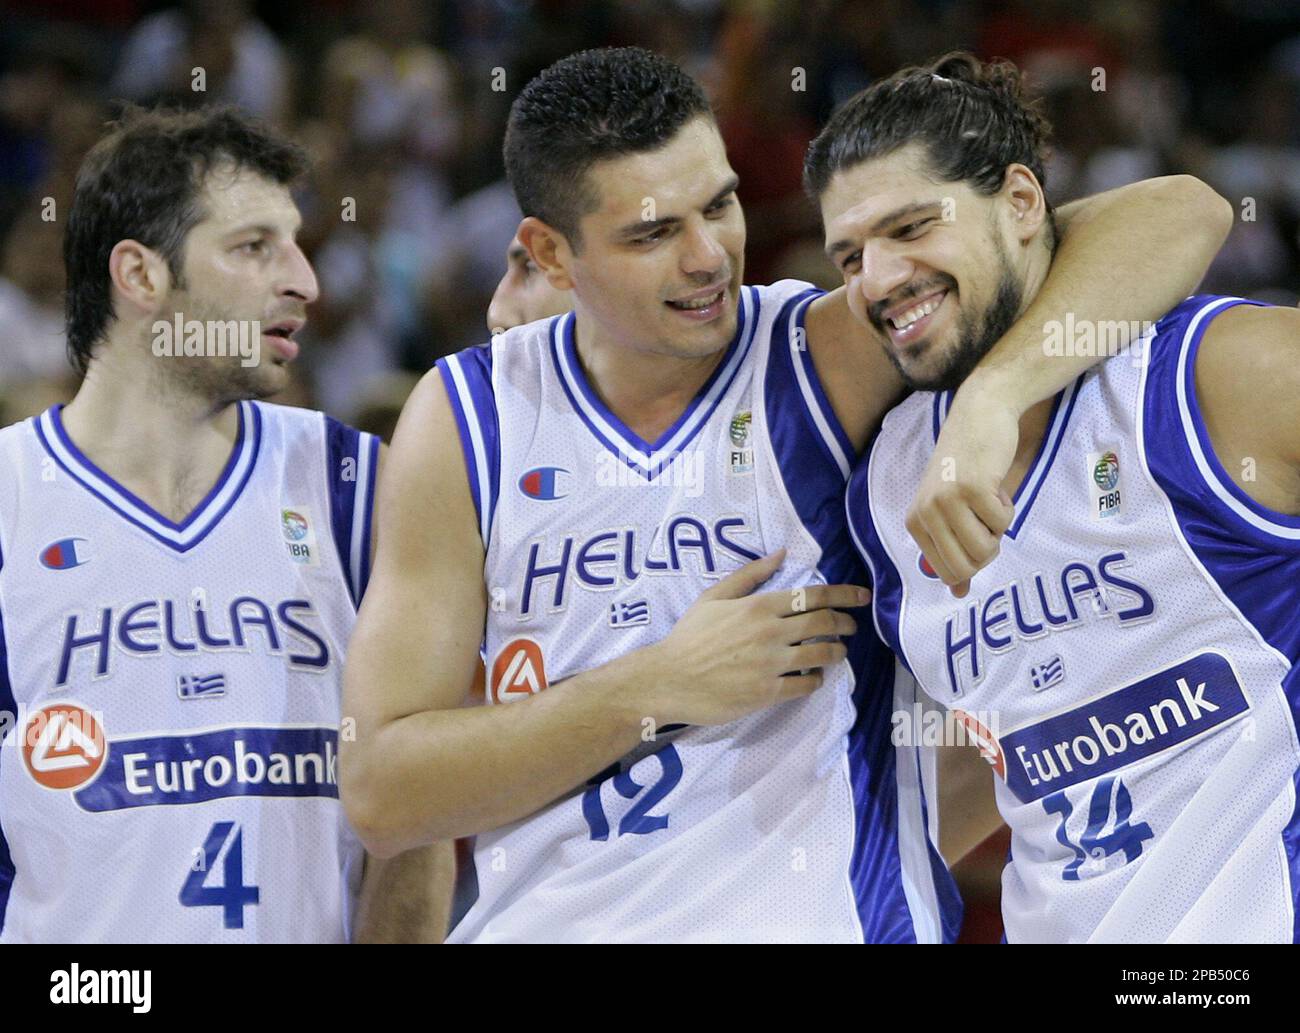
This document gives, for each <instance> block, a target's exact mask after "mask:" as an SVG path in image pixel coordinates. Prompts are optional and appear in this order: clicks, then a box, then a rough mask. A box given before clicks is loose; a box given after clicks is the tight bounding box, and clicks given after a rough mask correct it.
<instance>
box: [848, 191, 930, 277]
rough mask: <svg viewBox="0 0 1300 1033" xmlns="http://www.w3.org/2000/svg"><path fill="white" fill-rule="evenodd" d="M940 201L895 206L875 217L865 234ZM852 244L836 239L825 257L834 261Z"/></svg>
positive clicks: (874, 232)
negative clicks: (890, 210)
mask: <svg viewBox="0 0 1300 1033" xmlns="http://www.w3.org/2000/svg"><path fill="white" fill-rule="evenodd" d="M940 203H941V202H939V201H917V202H915V203H913V204H905V205H903V207H901V208H895V209H894V210H893V211H892V212H889V213H887V214H885V215H882V216H881V217H880V218H879V219H877V220H876V221H875V222H874V223H872V224H871V228H870V229H869V230H867V235H868V236H872V235H874V234H876V233H879V232H880V231H881V230H883V229H884V228H885V227H886V226H888V225H890V224H891V223H895V222H898V221H899V220H900V219H905V218H907V217H908V216H909V215H919V214H920V213H921V212H926V211H929V210H930V209H932V208H938V207H939V205H940ZM853 246H854V243H853V241H851V240H848V239H844V240H837V241H836V242H835V243H834V244H827V245H826V257H827V258H829V259H830V260H831V261H832V262H834V261H835V256H836V255H838V254H839V253H840V252H842V251H847V250H848V249H849V248H851V247H853Z"/></svg>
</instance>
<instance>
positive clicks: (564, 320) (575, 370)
mask: <svg viewBox="0 0 1300 1033" xmlns="http://www.w3.org/2000/svg"><path fill="white" fill-rule="evenodd" d="M758 314H759V301H758V292H757V291H756V290H754V288H753V287H742V288H741V292H740V304H739V311H738V313H737V316H736V333H735V336H734V337H732V339H731V343H730V344H728V345H727V351H726V354H724V355H723V357H722V361H721V362H719V363H718V366H717V368H716V369H715V370H714V371H713V372H712V373H711V374H710V375H709V379H708V380H706V381H705V382H704V386H703V387H701V388H700V390H699V391H698V392H697V393H696V395H695V397H694V398H692V399H691V401H690V403H689V404H688V405H687V406H686V408H685V410H684V411H683V412H682V414H681V415H680V416H679V417H678V418H677V419H676V420H675V421H674V422H673V425H672V426H671V427H669V428H668V429H667V430H665V431H664V432H663V433H662V434H660V435H659V437H658V438H657V439H656V440H655V441H653V442H649V441H646V440H645V439H643V438H642V437H641V436H640V435H639V434H636V433H635V432H633V431H632V430H631V429H630V428H628V427H627V426H626V425H625V424H624V423H623V421H622V420H620V419H619V418H618V417H617V416H615V415H614V414H613V413H612V412H611V411H610V410H609V408H608V407H607V406H606V405H605V403H604V402H603V401H601V399H600V396H599V395H598V394H597V393H596V392H595V390H594V389H593V388H592V386H591V384H590V383H588V381H587V375H586V373H585V372H583V369H582V362H581V361H580V360H579V357H578V347H577V342H576V341H575V339H574V322H575V316H574V314H573V313H572V312H570V313H568V314H567V315H564V316H559V317H557V318H556V319H554V320H552V321H551V328H550V334H551V357H552V359H553V361H554V363H555V372H556V375H557V376H558V377H559V378H560V383H561V384H562V385H564V391H565V393H566V394H567V395H568V396H569V402H570V403H571V404H572V406H573V409H574V411H575V412H576V413H577V414H578V416H579V417H580V418H581V419H582V421H583V423H585V424H586V425H587V428H588V429H589V430H590V431H591V433H592V435H593V436H594V437H595V438H596V440H597V441H599V442H600V443H601V444H602V445H604V446H605V448H607V449H608V450H609V451H610V452H612V453H613V454H614V455H615V456H617V457H618V458H620V459H622V460H623V461H624V462H625V463H627V465H628V466H630V467H631V468H632V469H634V470H636V471H637V472H638V473H640V474H641V476H643V477H644V478H646V480H653V479H654V478H655V477H656V476H658V475H659V474H660V473H662V472H663V470H664V469H665V468H666V467H667V466H668V465H669V464H671V463H672V461H673V460H674V459H675V458H676V457H677V456H678V455H680V454H681V453H682V452H683V451H684V450H685V448H686V446H687V445H688V444H690V442H691V440H692V439H693V438H694V437H695V436H696V434H698V433H699V432H700V428H702V427H703V426H704V425H705V424H706V423H707V422H708V420H709V417H710V416H712V415H713V410H714V409H716V408H717V406H718V403H719V402H720V401H721V400H722V396H723V395H725V394H726V393H727V389H728V388H729V387H730V386H731V383H732V381H734V380H735V379H736V374H737V372H738V371H739V370H740V368H741V366H742V365H743V364H744V361H745V356H746V354H748V352H749V347H750V344H751V342H752V340H753V336H754V327H755V326H756V325H757V323H758Z"/></svg>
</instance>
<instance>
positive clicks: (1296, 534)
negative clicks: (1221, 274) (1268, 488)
mask: <svg viewBox="0 0 1300 1033" xmlns="http://www.w3.org/2000/svg"><path fill="white" fill-rule="evenodd" d="M1259 304H1260V303H1259V302H1255V301H1251V300H1249V299H1246V298H1230V297H1229V298H1213V299H1212V300H1210V301H1209V302H1208V303H1205V304H1202V305H1201V306H1200V307H1199V308H1198V309H1197V310H1196V312H1195V314H1194V315H1193V316H1192V317H1191V318H1190V319H1189V320H1188V322H1187V325H1186V327H1185V328H1184V329H1183V330H1182V332H1181V334H1180V336H1179V340H1178V342H1177V345H1176V346H1175V347H1174V348H1171V349H1168V350H1167V351H1165V352H1164V353H1163V354H1159V355H1157V354H1153V355H1152V356H1151V357H1150V359H1149V361H1148V367H1147V371H1146V375H1147V378H1148V379H1147V383H1146V384H1145V385H1144V387H1143V409H1144V419H1143V423H1144V428H1143V429H1144V431H1145V430H1146V429H1147V427H1146V426H1145V425H1146V424H1148V423H1149V422H1150V418H1149V416H1148V413H1149V412H1150V411H1151V410H1154V411H1155V413H1156V415H1157V417H1158V416H1159V415H1161V414H1162V412H1161V411H1162V410H1164V412H1163V415H1165V416H1166V418H1167V419H1170V420H1171V422H1174V423H1175V425H1176V426H1177V427H1178V428H1179V429H1180V431H1181V434H1180V435H1179V437H1180V438H1181V442H1182V443H1185V446H1186V454H1185V455H1181V454H1179V453H1182V451H1183V450H1182V449H1181V448H1180V449H1177V451H1175V450H1173V449H1171V448H1169V445H1168V443H1167V442H1166V441H1165V440H1162V438H1161V436H1160V435H1147V434H1145V433H1144V435H1143V438H1144V440H1143V450H1144V452H1145V453H1146V455H1145V458H1146V460H1147V462H1148V464H1149V465H1150V467H1151V469H1152V472H1153V474H1156V473H1157V471H1158V472H1159V473H1160V474H1163V476H1164V477H1166V478H1169V477H1174V478H1178V479H1182V478H1184V477H1185V478H1189V479H1190V482H1188V481H1185V482H1184V483H1195V484H1197V485H1198V486H1200V487H1202V488H1204V489H1205V491H1206V492H1208V493H1209V499H1208V504H1209V505H1210V507H1211V508H1212V509H1213V510H1214V511H1216V512H1218V513H1219V514H1220V515H1221V516H1222V517H1223V519H1224V520H1225V521H1227V522H1228V523H1229V524H1230V525H1231V526H1232V527H1234V528H1237V529H1239V530H1240V531H1241V532H1243V533H1244V534H1245V535H1246V536H1248V537H1250V538H1253V539H1254V540H1255V541H1257V542H1259V543H1261V544H1263V545H1265V547H1273V548H1275V547H1277V546H1279V545H1280V546H1281V547H1282V548H1284V549H1285V550H1286V551H1287V552H1297V551H1300V517H1293V516H1288V515H1286V514H1283V513H1278V512H1275V511H1274V510H1271V509H1268V508H1267V507H1265V506H1262V505H1261V504H1260V503H1258V502H1256V501H1255V500H1254V499H1253V498H1251V497H1250V496H1249V495H1248V494H1246V492H1244V491H1242V489H1241V488H1239V487H1238V486H1237V484H1236V482H1234V481H1233V479H1232V478H1231V476H1229V474H1228V472H1227V471H1226V470H1225V469H1224V468H1223V464H1222V463H1221V462H1220V461H1219V457H1218V456H1217V455H1216V454H1215V451H1214V444H1213V442H1212V441H1211V440H1210V433H1209V430H1208V429H1207V428H1206V426H1205V419H1204V416H1203V414H1202V412H1201V406H1200V402H1199V401H1198V400H1197V397H1196V357H1197V355H1198V354H1199V352H1200V346H1201V342H1202V341H1203V340H1204V339H1205V331H1206V330H1207V329H1208V328H1209V325H1210V323H1211V321H1212V320H1213V319H1214V318H1215V317H1217V316H1218V315H1220V314H1221V313H1223V312H1225V311H1226V310H1228V309H1230V308H1235V307H1237V306H1238V305H1259ZM1166 407H1170V408H1166Z"/></svg>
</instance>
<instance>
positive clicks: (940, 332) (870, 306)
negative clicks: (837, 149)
mask: <svg viewBox="0 0 1300 1033" xmlns="http://www.w3.org/2000/svg"><path fill="white" fill-rule="evenodd" d="M821 206H822V218H823V222H824V225H825V226H826V241H827V244H826V250H827V254H828V255H829V256H830V258H831V260H832V261H833V262H834V263H835V264H836V266H838V267H839V268H840V270H841V273H842V274H843V277H844V283H845V286H846V287H847V294H848V304H849V308H850V310H851V311H852V312H853V314H854V315H855V316H856V317H857V318H858V320H859V321H860V322H862V323H865V324H866V325H868V326H870V327H872V328H873V329H874V330H876V331H877V333H878V334H879V335H880V336H881V338H882V340H883V343H884V347H885V351H886V353H887V354H888V356H889V358H890V360H891V361H892V362H893V363H894V365H895V366H896V367H897V368H898V371H899V372H900V374H902V376H903V379H904V380H905V381H906V382H907V383H908V384H909V385H910V386H911V387H913V388H917V389H919V390H931V391H936V390H948V389H952V388H956V387H957V386H958V385H960V384H961V382H962V381H963V380H965V378H966V376H967V375H968V374H969V373H970V371H971V370H972V369H974V367H975V365H976V364H977V363H978V362H979V360H980V359H981V358H982V357H983V356H984V355H985V354H986V353H987V352H988V350H989V349H990V348H991V347H992V346H993V345H994V344H995V343H996V342H997V340H998V338H999V337H1001V336H1002V335H1003V334H1004V333H1006V331H1007V330H1008V329H1009V328H1010V326H1011V324H1012V323H1013V322H1014V321H1015V319H1016V317H1017V316H1018V315H1019V313H1020V311H1021V309H1022V308H1023V305H1024V303H1025V302H1026V300H1027V298H1028V297H1031V296H1032V294H1033V293H1034V292H1036V290H1037V286H1038V284H1039V283H1041V280H1042V276H1043V274H1044V273H1045V271H1046V267H1047V263H1048V262H1049V261H1050V254H1049V253H1048V251H1047V248H1046V247H1045V246H1044V244H1045V241H1044V239H1043V234H1042V232H1041V230H1042V229H1043V220H1044V218H1045V216H1046V204H1045V202H1044V200H1043V196H1042V190H1041V187H1039V186H1038V183H1037V181H1036V180H1035V179H1034V177H1033V175H1032V173H1030V172H1029V170H1028V169H1026V168H1024V166H1020V165H1013V166H1011V167H1010V168H1009V169H1008V171H1007V177H1006V181H1005V183H1004V185H1003V187H1002V189H1001V190H999V191H998V192H997V193H995V194H993V195H992V196H985V195H983V194H980V193H977V192H976V191H975V190H973V189H972V188H971V187H970V186H969V185H968V184H967V183H965V182H943V181H939V180H937V179H936V178H935V177H934V176H932V175H931V174H930V173H929V167H928V164H927V162H926V159H925V154H924V151H923V150H922V148H921V147H920V145H918V144H909V145H907V146H905V147H901V148H899V149H897V150H895V151H893V152H891V153H889V154H887V155H885V156H883V157H880V158H873V159H870V160H867V161H864V162H861V163H859V164H856V165H853V166H850V167H849V168H846V169H843V170H841V171H839V172H836V173H835V175H834V176H833V177H832V178H831V180H830V183H829V184H828V186H827V188H826V190H825V192H824V193H823V194H822V197H821Z"/></svg>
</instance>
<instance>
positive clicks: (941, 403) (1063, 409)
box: [931, 377, 1083, 539]
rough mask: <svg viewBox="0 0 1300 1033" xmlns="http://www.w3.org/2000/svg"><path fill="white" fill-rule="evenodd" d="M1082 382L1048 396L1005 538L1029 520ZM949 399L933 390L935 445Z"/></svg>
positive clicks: (1017, 532) (1059, 444)
mask: <svg viewBox="0 0 1300 1033" xmlns="http://www.w3.org/2000/svg"><path fill="white" fill-rule="evenodd" d="M1082 383H1083V378H1082V377H1080V378H1079V379H1077V380H1075V381H1074V382H1073V383H1071V384H1070V385H1068V386H1067V387H1066V388H1065V390H1064V391H1062V392H1060V393H1058V394H1057V395H1056V397H1055V398H1053V399H1052V408H1051V411H1050V412H1049V413H1048V416H1047V429H1046V430H1045V431H1044V433H1043V439H1042V441H1040V442H1039V443H1038V451H1037V452H1035V453H1034V461H1033V462H1032V463H1030V464H1029V472H1028V473H1026V474H1025V476H1024V477H1023V478H1022V479H1021V481H1020V485H1019V487H1017V488H1016V493H1015V495H1014V496H1013V497H1012V500H1011V502H1012V505H1013V506H1014V507H1015V510H1016V515H1015V519H1014V520H1012V521H1011V526H1010V527H1008V528H1007V531H1006V536H1007V537H1008V538H1012V539H1014V538H1015V537H1016V535H1018V534H1019V533H1020V529H1021V528H1022V527H1023V526H1024V524H1025V521H1026V520H1028V519H1029V511H1030V510H1031V509H1033V507H1034V500H1035V499H1037V498H1038V492H1039V491H1040V489H1041V488H1042V487H1043V484H1044V482H1045V481H1046V480H1047V475H1048V473H1049V472H1051V469H1052V463H1053V462H1055V460H1056V453H1057V452H1059V451H1060V448H1061V441H1062V440H1063V439H1064V437H1065V428H1066V427H1067V426H1069V423H1070V415H1071V414H1072V413H1073V412H1074V403H1075V402H1076V401H1077V400H1078V397H1079V388H1080V387H1081V386H1082ZM952 399H953V392H952V391H936V392H935V394H934V409H933V411H932V414H931V426H932V427H933V431H934V441H935V444H938V442H939V432H940V431H941V430H942V429H943V421H944V420H946V419H947V418H948V408H949V406H951V405H952ZM1021 498H1024V499H1025V504H1024V505H1023V506H1022V505H1021V504H1020V500H1021Z"/></svg>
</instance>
